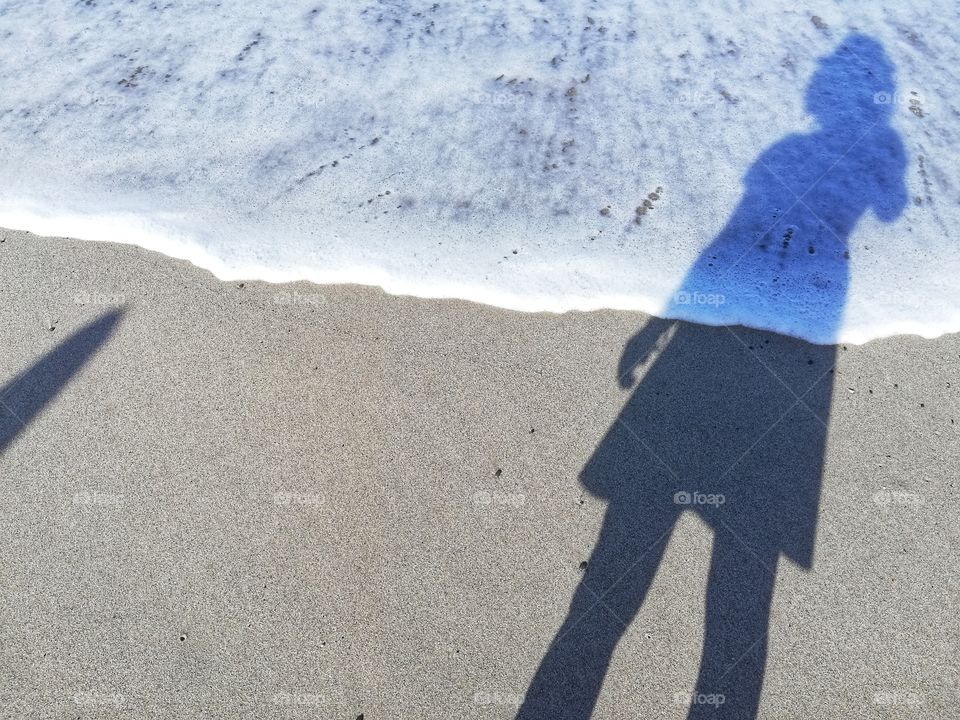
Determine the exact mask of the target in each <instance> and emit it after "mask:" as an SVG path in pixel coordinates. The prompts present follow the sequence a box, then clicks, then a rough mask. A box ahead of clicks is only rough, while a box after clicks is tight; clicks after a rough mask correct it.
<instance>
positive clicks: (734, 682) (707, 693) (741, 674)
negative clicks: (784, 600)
mask: <svg viewBox="0 0 960 720" xmlns="http://www.w3.org/2000/svg"><path fill="white" fill-rule="evenodd" d="M777 557H778V554H777V553H776V552H771V553H764V554H762V555H758V554H756V553H755V552H753V551H751V550H750V549H749V548H748V547H747V546H746V545H744V544H743V543H742V542H740V540H738V539H737V538H736V537H734V536H733V535H732V534H731V533H730V532H729V531H723V530H719V531H718V533H717V536H716V537H715V538H714V547H713V556H712V558H711V561H710V576H709V579H708V581H707V603H706V605H707V606H706V620H705V632H704V639H703V656H702V658H701V661H700V675H699V677H698V678H697V685H696V689H695V690H694V694H693V697H692V698H691V702H690V711H689V714H688V716H687V717H688V718H690V719H691V720H695V719H697V720H698V719H701V718H711V720H717V719H718V718H731V719H733V718H736V720H750V719H751V718H754V717H756V714H757V707H758V706H759V703H760V690H761V688H762V686H763V673H764V668H765V665H766V660H767V632H768V625H769V619H770V601H771V599H772V596H773V584H774V580H775V579H776V569H777Z"/></svg>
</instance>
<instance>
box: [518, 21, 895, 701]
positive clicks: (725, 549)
mask: <svg viewBox="0 0 960 720" xmlns="http://www.w3.org/2000/svg"><path fill="white" fill-rule="evenodd" d="M893 90H894V85H893V66H892V64H891V63H890V61H889V60H888V59H887V57H886V55H885V53H884V51H883V48H882V46H881V45H880V44H879V43H877V42H876V41H875V40H872V39H871V38H869V37H866V36H863V35H851V36H849V37H847V38H846V39H844V41H843V42H842V43H841V45H840V46H839V47H838V48H837V49H836V51H835V52H834V53H832V54H831V55H829V56H827V57H825V58H822V59H821V60H820V62H819V64H818V67H817V71H816V72H815V74H814V76H813V78H812V79H811V81H810V84H809V86H808V88H807V93H806V105H807V110H808V111H809V112H810V114H811V115H813V116H814V118H815V119H816V120H817V123H818V127H817V129H816V130H815V131H814V132H811V133H809V134H796V135H791V136H788V137H786V138H784V139H783V140H781V141H780V142H778V143H777V144H775V145H774V146H773V147H771V148H770V149H768V150H766V151H765V152H763V153H762V154H761V155H760V157H759V158H758V159H757V161H756V162H755V163H754V165H753V166H752V167H751V168H750V170H749V172H748V173H747V175H746V178H745V186H746V187H745V193H744V196H743V198H742V200H741V202H740V204H739V206H738V207H737V209H736V210H735V211H734V213H733V215H732V217H731V218H730V220H729V222H728V223H727V225H726V226H725V227H724V228H723V230H722V231H721V232H720V234H719V235H718V236H717V238H716V239H715V240H714V241H713V242H712V243H711V244H710V245H709V246H708V247H707V248H706V249H705V250H704V251H703V253H702V254H701V255H700V256H699V258H698V259H697V261H696V262H695V263H694V264H693V266H692V267H691V269H690V271H689V272H688V273H687V275H686V277H685V278H684V280H683V282H682V283H681V285H680V287H679V288H678V289H677V291H676V293H675V294H674V296H673V297H672V299H671V301H670V303H669V304H668V306H667V307H666V308H665V309H664V311H663V313H662V315H663V316H664V317H667V318H674V319H672V320H653V321H651V322H650V323H649V324H648V325H647V326H645V327H644V328H643V329H642V330H641V331H640V332H639V333H638V334H637V335H636V336H635V337H634V338H633V339H632V340H631V341H630V342H629V343H628V345H627V347H626V348H625V350H624V353H623V357H622V359H621V362H620V368H619V377H620V382H621V385H622V386H623V387H624V388H629V387H631V386H632V385H633V384H634V382H635V380H634V373H635V372H636V371H637V370H638V369H639V370H641V371H642V380H641V382H640V385H639V387H638V388H637V390H636V391H635V392H634V394H633V395H632V397H631V398H630V399H629V401H628V402H627V403H626V405H625V406H624V408H623V410H622V411H621V413H620V415H619V417H618V418H617V419H616V421H615V422H614V423H613V425H612V426H611V428H610V430H609V431H608V432H607V434H606V436H605V437H604V438H603V439H602V441H601V442H600V444H599V445H598V447H597V449H596V450H595V452H594V454H593V456H592V457H591V458H590V459H589V461H588V462H587V464H586V466H585V467H584V469H583V471H582V473H581V476H580V479H581V481H582V482H583V484H584V485H585V486H586V487H587V489H589V490H590V491H591V492H592V493H594V494H595V495H598V496H600V497H602V498H604V499H606V500H607V502H608V507H607V511H606V516H605V518H604V522H603V527H602V529H601V531H600V535H599V538H598V540H597V543H596V546H595V548H594V550H593V553H592V555H591V557H590V560H589V564H588V566H587V569H586V571H585V573H584V577H583V580H582V582H581V584H580V586H579V587H578V588H577V591H576V593H575V595H574V597H573V600H572V602H571V605H570V610H569V612H568V614H567V617H566V619H565V621H564V623H563V625H562V626H561V627H560V629H559V631H558V632H557V634H556V636H555V637H554V639H553V641H552V643H551V645H550V647H549V649H548V650H547V653H546V655H545V656H544V658H543V660H542V661H541V664H540V666H539V668H538V669H537V672H536V674H535V676H534V678H533V680H532V682H531V684H530V687H529V690H528V692H527V694H526V698H525V700H524V702H523V705H522V706H521V708H520V710H519V713H518V715H517V717H518V718H522V719H524V720H529V719H530V718H537V719H540V720H559V719H560V718H588V717H590V715H591V713H592V712H593V708H594V706H595V704H596V701H597V697H598V695H599V693H600V688H601V685H602V683H603V679H604V676H605V675H606V672H607V668H608V666H609V663H610V659H611V657H612V655H613V652H614V649H615V648H616V645H617V643H618V641H619V640H620V638H621V636H622V635H623V634H624V633H625V632H626V630H627V628H628V627H629V624H630V622H631V621H632V619H633V618H634V616H635V615H636V613H637V611H638V610H639V608H640V606H641V604H642V603H643V600H644V597H645V596H646V594H647V590H648V589H649V587H650V584H651V582H652V580H653V577H654V574H655V573H656V571H657V567H658V565H659V563H660V560H661V558H662V556H663V551H664V548H665V546H666V543H667V541H668V539H669V537H670V534H671V532H672V530H673V528H674V525H675V523H676V522H677V520H678V518H679V516H680V514H681V513H682V512H683V511H685V510H690V511H693V512H696V513H697V514H698V515H699V516H700V517H701V518H702V519H703V521H704V522H705V523H706V524H707V525H708V526H709V527H710V528H711V529H712V530H713V534H714V535H713V551H712V557H711V561H710V570H709V577H708V585H707V591H706V597H707V600H706V608H705V628H704V641H703V651H702V657H701V660H700V670H699V676H698V678H697V681H696V686H695V688H693V690H692V691H691V690H690V689H689V688H688V689H685V690H681V689H677V691H676V692H673V691H671V692H669V693H666V695H665V696H664V697H662V698H659V699H658V698H651V703H652V704H653V705H656V704H661V705H663V704H671V703H682V704H684V705H686V706H687V707H688V713H689V714H688V717H690V718H698V717H707V716H709V717H711V718H718V717H730V718H737V719H738V720H740V719H743V718H753V717H755V716H756V713H757V708H758V705H759V701H760V690H761V686H762V683H763V674H764V668H765V662H766V650H767V628H768V620H769V613H770V604H771V598H772V595H773V588H774V580H775V577H776V570H777V563H778V561H779V558H780V555H781V554H783V555H785V556H786V557H787V558H789V559H790V560H792V561H793V562H795V563H797V564H798V565H800V566H801V567H803V568H805V569H809V568H811V567H812V563H813V544H814V532H815V527H816V520H817V509H818V504H819V495H820V481H821V473H822V466H823V454H824V448H825V439H826V430H827V419H828V416H829V412H830V399H831V392H832V368H833V364H834V356H835V352H836V347H835V346H834V345H830V344H819V345H814V344H810V343H807V342H804V341H802V340H798V339H796V338H793V337H788V336H786V335H781V334H777V333H774V332H769V331H763V330H751V329H747V328H745V327H742V326H740V325H739V323H745V322H750V323H751V324H753V325H756V324H761V325H763V324H766V325H767V326H768V327H777V328H778V329H780V330H783V331H786V332H791V333H794V332H795V333H798V334H803V335H804V336H805V337H809V338H813V339H815V340H816V341H817V342H819V343H831V342H834V341H835V340H836V337H837V330H838V328H839V324H840V320H841V317H842V313H843V306H844V300H845V297H846V292H847V284H848V276H849V272H848V266H849V263H850V261H851V260H850V252H849V248H848V245H847V239H848V238H849V236H850V233H851V231H852V230H853V229H854V227H855V225H856V223H857V222H858V220H859V219H860V218H861V216H863V214H864V213H866V212H867V211H872V212H873V213H874V214H875V215H876V216H877V217H878V218H879V219H880V220H882V221H887V222H889V221H892V220H893V219H895V218H896V217H897V216H899V214H900V213H901V212H902V210H903V208H904V206H905V204H906V188H905V186H904V181H903V176H904V171H905V163H906V161H905V156H904V151H903V147H902V145H901V143H900V140H899V138H898V136H897V134H896V132H895V131H894V130H893V129H892V128H891V126H890V125H889V118H890V114H891V105H890V104H888V103H884V102H883V99H884V98H887V97H890V96H892V94H893ZM878 99H879V101H878ZM705 316H706V317H707V318H708V320H709V322H710V324H709V325H702V324H694V323H692V322H687V321H688V320H692V319H694V318H699V319H701V320H702V319H703V318H704V317H705Z"/></svg>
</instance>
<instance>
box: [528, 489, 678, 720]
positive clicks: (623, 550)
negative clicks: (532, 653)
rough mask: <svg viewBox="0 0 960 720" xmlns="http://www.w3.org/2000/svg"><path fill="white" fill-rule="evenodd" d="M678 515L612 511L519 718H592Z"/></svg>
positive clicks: (578, 719)
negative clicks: (615, 655) (612, 660)
mask: <svg viewBox="0 0 960 720" xmlns="http://www.w3.org/2000/svg"><path fill="white" fill-rule="evenodd" d="M675 519H676V515H673V514H671V515H670V516H669V517H667V516H664V515H661V516H659V517H646V516H642V515H640V514H639V513H638V514H634V513H626V514H624V513H621V512H618V511H617V509H616V508H613V507H612V506H611V508H610V509H608V511H607V517H606V518H605V519H604V525H603V529H602V530H601V531H600V537H599V538H598V540H597V545H596V547H595V548H594V551H593V554H592V556H591V557H590V560H589V563H588V566H587V569H586V572H585V574H584V578H583V581H582V582H581V583H580V585H579V587H578V588H577V591H576V593H575V594H574V596H573V601H572V602H571V603H570V610H569V611H568V613H567V617H566V619H565V620H564V622H563V625H562V626H561V627H560V630H559V631H558V632H557V634H556V635H555V636H554V639H553V642H551V643H550V647H549V649H548V650H547V653H546V655H545V656H544V658H543V660H542V661H541V663H540V667H539V668H538V669H537V672H536V674H535V675H534V678H533V680H532V682H531V683H530V688H529V690H528V691H527V694H526V697H525V699H524V702H523V705H522V706H521V707H520V710H519V712H518V713H517V719H518V720H533V719H534V718H536V719H537V720H585V719H586V718H589V717H590V715H591V713H592V712H593V708H594V705H596V702H597V697H598V695H599V694H600V687H601V686H602V684H603V679H604V677H605V676H606V674H607V668H608V666H609V664H610V658H611V657H612V655H613V651H614V649H615V648H616V646H617V642H619V640H620V636H621V635H622V634H623V633H624V631H625V630H626V628H627V626H629V624H630V622H631V620H632V619H633V617H634V615H636V613H637V610H638V609H639V608H640V605H641V604H642V603H643V599H644V598H645V597H646V594H647V590H648V589H649V587H650V583H651V582H652V581H653V577H654V575H655V574H656V572H657V566H658V565H659V564H660V560H661V558H662V557H663V551H664V548H665V547H666V544H667V540H668V538H669V532H670V529H671V528H672V527H673V522H674V520H675Z"/></svg>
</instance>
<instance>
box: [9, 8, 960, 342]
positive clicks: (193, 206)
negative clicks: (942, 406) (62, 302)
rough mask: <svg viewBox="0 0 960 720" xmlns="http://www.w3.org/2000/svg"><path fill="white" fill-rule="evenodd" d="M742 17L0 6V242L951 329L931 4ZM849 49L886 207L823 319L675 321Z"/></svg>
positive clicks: (325, 275) (807, 292)
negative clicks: (879, 63)
mask: <svg viewBox="0 0 960 720" xmlns="http://www.w3.org/2000/svg"><path fill="white" fill-rule="evenodd" d="M747 5H748V7H747V9H744V8H743V7H742V4H741V3H733V2H711V3H703V7H700V8H699V9H698V8H696V7H683V8H682V9H681V8H680V6H679V4H676V5H670V4H669V3H668V4H666V5H664V4H662V3H646V2H623V3H606V4H604V5H602V6H601V5H599V4H597V3H593V2H567V3H559V4H553V5H550V4H547V3H541V2H536V1H534V0H520V1H519V2H509V3H508V2H490V3H465V2H460V3H452V2H403V1H400V0H397V1H395V2H386V1H382V2H363V1H362V0H361V1H359V2H354V1H353V0H332V1H329V2H320V1H319V0H314V1H313V2H301V1H299V0H284V1H283V2H280V0H264V1H263V2H259V3H247V2H240V1H239V0H235V1H232V2H224V3H220V4H218V5H217V6H216V7H214V6H213V5H212V4H200V3H186V2H176V1H173V0H171V1H170V2H165V1H158V2H153V3H147V2H144V3H130V2H127V1H126V0H124V1H123V2H119V1H118V2H112V1H109V0H87V2H80V3H75V4H67V3H62V2H57V1H55V0H29V1H28V2H15V1H11V0H8V2H6V3H4V4H3V5H2V7H0V37H2V38H3V42H2V43H0V83H2V84H0V87H2V88H3V92H2V95H0V158H2V161H3V171H4V179H3V183H2V184H0V225H4V226H7V227H14V228H20V229H28V230H32V231H34V232H39V233H44V234H56V235H68V236H72V237H80V238H84V239H94V240H113V241H118V242H129V243H136V244H138V245H142V246H144V247H147V248H150V249H153V250H159V251H161V252H165V253H168V254H170V255H173V256H177V257H182V258H186V259H189V260H191V261H193V262H195V263H196V264H198V265H200V266H203V267H205V268H208V269H210V270H211V271H212V272H214V273H215V274H216V275H217V276H218V277H221V278H223V279H240V278H245V279H249V278H261V279H266V280H270V281H277V282H281V281H288V280H295V279H308V280H313V281H316V282H355V283H367V284H376V285H380V286H382V287H384V288H385V289H387V290H388V291H390V292H396V293H407V294H414V295H418V296H424V297H460V298H467V299H471V300H477V301H481V302H486V303H491V304H495V305H500V306H504V307H509V308H514V309H520V310H551V311H562V310H569V309H596V308H602V307H611V308H621V309H639V310H645V311H648V312H654V313H661V314H668V315H678V316H682V317H689V318H691V319H695V320H700V321H703V322H713V323H718V322H740V323H744V324H747V325H751V326H755V327H762V328H769V329H774V330H779V331H782V332H786V333H790V334H794V335H798V336H801V337H805V338H807V339H810V340H813V341H816V342H828V341H831V340H843V341H850V342H861V341H865V340H868V339H871V338H874V337H879V336H884V335H889V334H894V333H907V332H909V333H917V334H921V335H925V336H934V335H937V334H940V333H943V332H948V331H956V330H960V283H956V282H955V278H957V277H960V253H958V251H957V249H956V248H955V247H954V241H953V238H952V235H953V233H954V230H953V228H954V226H955V224H956V221H957V219H958V218H960V197H958V192H960V189H958V188H960V163H958V162H957V161H958V153H957V151H956V147H957V144H958V140H960V137H958V128H960V108H958V107H957V104H956V98H957V96H958V94H957V90H958V74H957V73H958V70H957V68H960V52H958V42H957V38H958V33H960V31H958V30H957V29H956V28H957V27H958V22H957V20H958V18H960V12H958V7H957V6H956V5H955V4H954V3H949V2H913V3H894V2H889V3H885V4H884V3H862V4H848V5H843V4H841V3H839V2H837V3H829V2H827V3H823V4H822V7H821V9H820V10H818V12H820V16H819V17H817V18H812V17H811V16H810V14H809V13H807V12H805V11H801V10H797V9H795V6H794V4H792V3H788V2H786V1H785V0H770V1H769V2H764V3H759V2H758V3H755V4H751V3H748V4H747ZM751 5H752V8H751ZM852 33H859V34H860V35H859V36H868V37H869V38H872V40H873V41H875V42H876V43H877V44H878V46H880V47H882V49H883V53H885V57H886V58H887V59H888V60H889V62H890V63H891V64H892V66H893V68H894V70H895V73H896V74H895V79H896V86H895V89H892V90H890V89H884V88H882V87H880V84H878V91H877V92H878V93H882V94H880V95H878V97H877V98H876V100H875V101H876V102H877V103H880V104H884V105H888V106H889V110H890V111H891V112H890V114H889V117H888V118H887V119H886V120H884V122H887V123H889V126H890V128H891V131H892V132H893V133H894V135H895V136H898V137H899V143H900V144H901V145H902V147H903V155H904V164H903V167H902V173H901V174H902V182H903V184H904V188H903V195H904V199H905V200H906V204H905V206H904V207H902V208H899V209H898V211H897V213H896V216H895V217H890V218H881V217H879V216H878V215H877V214H876V213H875V212H872V211H871V210H869V209H868V210H867V211H866V212H865V213H864V214H863V215H862V216H860V217H859V219H858V221H857V223H856V225H855V227H854V228H853V230H852V231H851V232H850V234H849V235H848V236H846V237H844V238H838V241H842V242H844V243H845V245H844V247H845V248H847V250H848V252H849V256H850V257H849V260H848V261H847V262H848V275H849V278H848V280H846V281H845V283H846V284H845V288H846V292H845V296H846V297H845V312H844V313H843V316H842V322H841V323H840V324H839V325H838V326H837V327H833V328H831V329H829V330H828V329H825V328H824V327H823V326H822V324H821V325H819V326H818V325H817V323H815V322H808V321H807V320H805V317H807V316H804V315H803V314H802V313H799V314H793V315H791V314H790V313H789V312H786V313H785V312H784V307H785V305H784V304H783V303H782V302H780V303H779V304H778V303H759V304H758V303H754V304H751V303H736V302H726V303H719V302H706V301H704V302H693V301H692V300H696V299H697V298H698V297H699V296H698V295H696V294H694V295H690V296H687V297H689V298H691V299H692V300H689V299H688V300H686V301H684V302H683V303H681V305H683V307H678V303H677V302H676V291H677V289H678V288H685V287H686V289H687V290H689V289H690V287H689V275H688V270H689V269H690V268H691V267H693V266H695V264H696V262H697V258H698V257H700V256H701V253H702V252H703V251H704V250H705V249H706V248H709V247H711V243H714V241H715V240H716V239H717V238H718V237H722V232H721V231H722V230H724V228H725V227H727V226H728V219H730V218H731V217H732V216H733V214H734V212H735V209H736V208H737V207H738V205H740V204H741V201H742V199H743V197H744V193H745V187H746V185H745V178H747V177H748V176H749V174H750V172H751V168H754V169H755V168H756V164H757V162H758V158H760V157H762V154H763V153H764V152H765V151H767V150H768V149H770V148H771V147H774V146H777V144H778V143H779V142H781V141H782V140H783V139H784V138H786V137H789V136H791V135H792V134H797V133H800V134H805V133H806V134H810V133H813V132H815V130H816V128H817V120H816V119H814V118H813V117H811V115H810V114H808V113H807V103H806V102H805V93H807V89H808V86H809V85H810V84H811V82H812V78H813V77H814V76H815V74H816V72H817V70H818V67H821V64H822V58H824V57H828V56H830V55H831V54H834V53H837V52H838V48H840V47H841V46H842V45H843V43H844V42H845V39H846V38H849V37H851V34H852ZM873 60H874V58H866V61H867V64H868V65H869V64H870V63H871V62H873ZM842 85H843V83H839V87H838V88H837V91H838V92H840V93H841V94H842V93H843V92H844V88H843V87H842ZM827 94H829V92H828V93H827ZM882 150H883V148H880V149H879V150H878V152H879V151H882ZM775 170H776V173H777V174H786V175H789V174H790V166H789V163H787V164H785V165H781V166H778V167H777V168H776V169H775ZM848 179H849V178H848ZM826 182H828V183H829V182H830V178H827V180H826ZM790 185H791V180H790V178H789V177H787V178H786V182H785V186H788V187H789V186H790ZM842 186H843V183H840V185H839V186H838V187H842ZM801 195H802V192H801ZM651 198H655V199H651ZM645 200H646V201H647V205H649V206H650V207H648V208H646V209H645V210H643V211H642V214H639V215H638V214H637V211H636V208H638V207H643V205H644V201H645ZM840 200H842V198H840ZM867 200H869V198H868V199H867ZM869 204H870V203H869V202H867V203H866V205H865V207H866V206H869ZM828 207H829V203H828ZM821 210H822V208H821ZM822 219H823V221H824V224H825V225H827V226H829V225H830V224H831V222H832V220H831V218H829V217H828V218H822ZM638 220H639V222H638ZM770 229H772V227H771V228H770ZM761 235H762V232H761V233H759V234H758V244H763V243H761V242H760V240H761V239H762V238H761ZM774 240H775V241H777V242H779V239H778V238H774ZM829 242H833V240H830V241H829ZM795 245H797V243H795ZM838 247H839V246H838ZM834 249H836V248H834ZM817 251H818V252H820V251H821V250H820V249H818V250H817ZM797 252H806V247H805V246H800V249H799V250H797ZM811 252H813V250H811ZM701 259H702V258H701ZM781 260H782V261H784V262H790V257H788V256H786V255H783V256H782V257H781ZM749 268H750V264H749V263H747V264H746V266H745V267H744V268H743V269H739V268H738V271H739V272H740V274H741V275H742V273H745V272H749ZM787 275H788V276H789V277H788V278H787V281H788V283H789V284H790V286H789V287H787V288H786V293H787V295H786V297H788V298H791V297H796V299H797V301H798V303H799V304H800V305H801V306H806V307H813V305H811V303H809V302H806V300H805V298H807V299H809V297H810V296H811V294H812V293H815V292H817V289H816V288H818V287H820V286H821V285H822V284H823V282H825V281H824V280H823V278H822V277H820V278H819V279H818V280H817V282H818V283H820V285H816V287H814V286H813V285H811V286H809V287H807V286H806V285H804V280H803V279H802V277H801V276H802V274H799V275H797V274H796V273H795V275H797V276H796V277H794V276H792V275H790V274H789V273H787ZM731 276H732V277H736V276H737V274H736V273H733V274H732V275H731ZM685 278H687V280H685ZM685 282H686V283H687V285H684V283H685ZM693 289H694V290H696V288H693ZM781 289H782V288H781ZM728 290H729V288H728ZM754 290H755V288H754ZM685 291H686V290H685ZM734 292H735V290H734ZM709 294H710V293H705V294H704V295H703V296H704V297H707V295H709Z"/></svg>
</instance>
